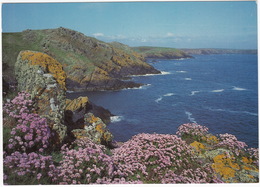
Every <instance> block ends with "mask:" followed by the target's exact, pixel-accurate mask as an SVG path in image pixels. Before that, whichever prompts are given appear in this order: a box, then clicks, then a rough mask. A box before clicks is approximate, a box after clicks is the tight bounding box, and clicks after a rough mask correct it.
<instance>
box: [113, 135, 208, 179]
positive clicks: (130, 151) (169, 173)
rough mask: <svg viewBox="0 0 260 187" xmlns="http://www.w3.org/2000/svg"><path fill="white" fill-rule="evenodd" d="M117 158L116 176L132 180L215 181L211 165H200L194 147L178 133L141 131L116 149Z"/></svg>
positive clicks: (114, 158) (114, 154)
mask: <svg viewBox="0 0 260 187" xmlns="http://www.w3.org/2000/svg"><path fill="white" fill-rule="evenodd" d="M113 161H114V163H115V165H116V167H117V170H116V171H115V172H114V175H115V176H118V177H125V178H126V179H127V180H129V181H131V180H132V181H135V180H141V181H143V182H153V183H162V182H164V183H174V182H175V183H183V182H194V181H198V182H209V181H211V180H212V179H211V174H212V170H211V168H210V167H209V166H205V167H202V166H200V165H199V164H198V162H197V161H196V160H195V158H194V155H193V149H192V148H191V146H189V145H188V144H186V142H185V141H183V140H181V139H180V138H178V137H177V136H176V135H163V134H144V133H143V134H138V135H136V136H134V137H133V138H132V139H131V140H129V141H127V142H125V143H124V144H123V145H122V146H121V147H119V148H117V149H115V150H114V152H113ZM165 176H166V177H165ZM174 179H175V180H174ZM173 180H174V181H173Z"/></svg>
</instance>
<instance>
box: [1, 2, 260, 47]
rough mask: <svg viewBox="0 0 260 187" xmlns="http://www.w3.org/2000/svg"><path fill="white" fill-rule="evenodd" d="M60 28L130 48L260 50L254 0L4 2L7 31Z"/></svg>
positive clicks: (3, 26)
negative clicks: (239, 0)
mask: <svg viewBox="0 0 260 187" xmlns="http://www.w3.org/2000/svg"><path fill="white" fill-rule="evenodd" d="M61 26H62V27H66V28H69V29H73V30H76V31H79V32H81V33H83V34H85V35H87V36H92V37H96V38H97V39H100V40H102V41H107V42H110V41H118V42H122V43H125V44H127V45H130V46H162V47H174V48H238V49H256V48H257V6H256V2H254V1H251V2H125V3H123V2H121V3H118V2H113V3H23V4H2V31H3V32H21V31H23V30H26V29H50V28H58V27H61Z"/></svg>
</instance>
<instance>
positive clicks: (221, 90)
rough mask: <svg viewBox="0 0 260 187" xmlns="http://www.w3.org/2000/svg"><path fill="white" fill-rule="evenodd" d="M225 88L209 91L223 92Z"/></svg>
mask: <svg viewBox="0 0 260 187" xmlns="http://www.w3.org/2000/svg"><path fill="white" fill-rule="evenodd" d="M224 90H225V89H220V90H212V91H211V92H223V91H224Z"/></svg>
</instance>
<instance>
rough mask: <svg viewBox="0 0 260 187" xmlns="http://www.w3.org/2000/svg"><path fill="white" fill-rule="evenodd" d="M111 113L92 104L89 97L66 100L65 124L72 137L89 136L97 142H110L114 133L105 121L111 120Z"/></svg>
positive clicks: (106, 143)
mask: <svg viewBox="0 0 260 187" xmlns="http://www.w3.org/2000/svg"><path fill="white" fill-rule="evenodd" d="M111 115H112V114H111V113H110V112H109V111H108V110H106V109H104V108H102V107H99V106H96V105H94V104H92V103H91V102H90V101H89V99H88V97H78V98H76V99H73V100H70V99H67V100H66V108H65V124H66V126H67V128H68V132H69V136H71V137H70V138H72V139H73V138H82V137H88V138H90V139H92V140H93V141H95V142H96V143H102V144H105V145H108V144H110V143H111V141H112V138H113V135H112V134H111V133H110V132H109V131H108V130H107V128H106V124H105V123H104V121H106V122H109V121H110V116H111Z"/></svg>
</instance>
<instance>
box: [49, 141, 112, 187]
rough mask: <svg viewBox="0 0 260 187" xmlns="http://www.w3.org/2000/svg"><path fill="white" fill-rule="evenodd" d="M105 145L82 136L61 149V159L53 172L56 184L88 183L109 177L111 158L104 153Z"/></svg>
mask: <svg viewBox="0 0 260 187" xmlns="http://www.w3.org/2000/svg"><path fill="white" fill-rule="evenodd" d="M104 151H105V147H104V146H102V145H98V144H95V143H93V142H92V141H91V140H90V139H88V138H82V139H79V140H76V141H75V142H73V144H72V145H70V146H68V145H64V146H63V147H62V149H61V152H62V155H63V156H62V160H61V161H60V163H59V166H58V167H57V171H56V173H53V182H54V183H57V184H90V183H95V182H99V181H101V179H102V178H103V177H108V178H110V177H111V175H112V172H113V169H114V167H113V163H112V160H111V158H110V157H109V156H108V155H106V154H104Z"/></svg>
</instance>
